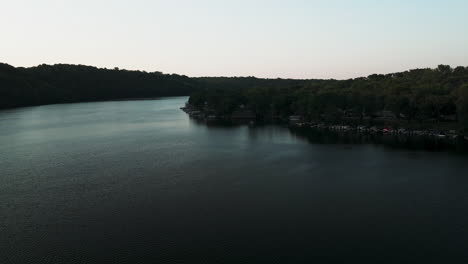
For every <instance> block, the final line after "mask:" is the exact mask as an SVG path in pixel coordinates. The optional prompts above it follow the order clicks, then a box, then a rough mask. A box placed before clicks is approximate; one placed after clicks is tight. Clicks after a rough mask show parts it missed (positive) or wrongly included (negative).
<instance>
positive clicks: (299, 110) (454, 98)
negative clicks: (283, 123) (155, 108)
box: [189, 65, 468, 129]
mask: <svg viewBox="0 0 468 264" xmlns="http://www.w3.org/2000/svg"><path fill="white" fill-rule="evenodd" d="M189 103H190V104H191V105H193V106H194V107H196V108H197V109H209V111H212V112H214V113H216V114H217V115H224V116H229V115H230V114H231V113H233V112H234V111H239V107H240V106H242V108H243V109H249V111H252V112H253V113H254V114H255V116H256V118H257V119H260V120H265V119H270V118H272V117H276V118H284V117H287V116H290V115H298V116H300V117H301V118H303V119H304V120H308V121H319V120H320V121H328V122H335V123H337V122H343V121H344V120H352V119H354V120H357V121H363V120H365V119H367V120H369V119H372V118H388V119H394V120H398V121H400V122H407V123H411V122H413V123H418V122H419V123H422V122H425V123H435V124H441V123H442V122H446V123H452V124H457V128H462V129H466V128H468V68H467V67H456V68H451V67H450V66H447V65H440V66H439V67H438V68H436V69H415V70H410V71H406V72H400V73H393V74H385V75H382V74H374V75H370V76H368V77H363V78H356V79H349V80H308V81H303V82H296V83H294V82H290V83H284V85H277V86H274V85H260V86H256V87H252V86H251V87H247V86H246V87H241V88H238V87H237V88H236V89H232V88H227V87H223V86H222V85H221V84H220V85H219V87H217V88H214V89H213V88H211V89H201V90H198V91H196V92H195V93H194V94H192V96H191V97H190V99H189ZM383 113H384V114H383Z"/></svg>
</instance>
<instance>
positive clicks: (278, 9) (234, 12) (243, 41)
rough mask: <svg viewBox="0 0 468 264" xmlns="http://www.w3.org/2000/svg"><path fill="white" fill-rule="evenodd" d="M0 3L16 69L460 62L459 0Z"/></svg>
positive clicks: (295, 68) (361, 72)
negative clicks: (46, 67) (75, 66)
mask: <svg viewBox="0 0 468 264" xmlns="http://www.w3.org/2000/svg"><path fill="white" fill-rule="evenodd" d="M2 9H3V11H4V12H3V14H2V16H1V17H0V23H1V24H3V25H8V26H6V27H4V28H3V29H2V33H3V35H4V36H5V38H4V39H2V42H1V43H0V50H1V51H0V61H2V62H4V63H8V64H11V65H13V66H16V67H30V66H36V65H39V64H43V63H45V64H58V63H63V64H82V65H90V66H96V67H100V68H114V67H119V68H122V69H128V70H142V71H148V72H153V71H161V72H164V73H177V74H183V75H187V76H191V77H202V76H207V77H208V76H226V77H231V76H255V77H258V78H294V79H349V78H356V77H364V76H368V75H370V74H374V73H377V74H386V73H393V72H402V71H406V70H409V69H415V68H435V67H437V65H439V64H447V65H451V66H452V67H456V66H467V65H468V35H467V34H465V28H466V27H467V26H468V17H467V16H466V15H465V13H466V11H467V10H468V2H466V1H461V0H450V1H421V0H416V1H412V2H411V3H407V2H405V1H379V2H378V3H376V2H374V1H370V0H357V1H352V3H351V1H339V0H333V1H322V0H317V1H301V0H294V1H288V3H284V2H282V1H266V0H261V1H255V2H252V1H246V0H240V1H223V2H222V3H220V2H219V1H214V0H202V1H188V0H180V1H171V2H168V1H145V0H137V1H131V2H130V1H107V0H105V1H99V2H96V1H91V0H84V1H55V0H45V1H40V2H39V1H31V0H18V1H15V2H6V3H4V4H3V5H2Z"/></svg>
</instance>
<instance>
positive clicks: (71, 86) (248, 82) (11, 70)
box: [0, 63, 306, 109]
mask: <svg viewBox="0 0 468 264" xmlns="http://www.w3.org/2000/svg"><path fill="white" fill-rule="evenodd" d="M305 83H306V82H305V81H300V80H281V79H259V78H254V77H238V78H237V77H235V78H225V77H213V78H211V77H210V78H189V77H187V76H183V75H177V74H163V73H161V72H143V71H129V70H121V69H118V68H115V69H100V68H96V67H91V66H83V65H68V64H57V65H45V64H43V65H39V66H37V67H31V68H23V67H17V68H15V67H13V66H11V65H8V64H3V63H0V109H2V108H3V109H4V108H12V107H20V106H32V105H44V104H54V103H71V102H83V101H103V100H119V99H128V98H153V97H163V96H180V95H186V96H188V95H190V94H192V93H194V92H196V91H199V90H204V89H208V90H213V89H216V88H222V89H233V90H235V89H239V90H241V89H242V88H245V87H247V88H250V87H258V86H262V87H289V86H293V85H299V84H300V85H305Z"/></svg>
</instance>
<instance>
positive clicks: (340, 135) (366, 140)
mask: <svg viewBox="0 0 468 264" xmlns="http://www.w3.org/2000/svg"><path fill="white" fill-rule="evenodd" d="M290 131H291V133H292V134H294V135H296V136H298V137H300V138H303V139H306V140H307V141H308V142H309V143H312V144H378V145H384V146H386V147H391V148H401V149H412V150H427V151H454V152H460V153H468V146H467V142H466V141H465V140H463V139H459V140H453V139H439V138H434V137H425V136H407V135H390V134H389V135H385V134H370V133H367V134H366V133H359V132H356V131H346V132H343V131H331V130H319V129H308V128H290Z"/></svg>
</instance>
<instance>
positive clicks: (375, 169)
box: [0, 97, 468, 264]
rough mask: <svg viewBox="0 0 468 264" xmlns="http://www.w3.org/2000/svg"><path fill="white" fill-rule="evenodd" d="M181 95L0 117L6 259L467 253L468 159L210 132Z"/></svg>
mask: <svg viewBox="0 0 468 264" xmlns="http://www.w3.org/2000/svg"><path fill="white" fill-rule="evenodd" d="M186 100H187V98H186V97H181V98H168V99H162V100H149V101H122V102H99V103H80V104H64V105H50V106H41V107H31V108H21V109H14V110H8V111H2V112H0V263H2V264H7V263H228V262H229V263H312V262H316V263H383V262H385V263H429V262H431V263H468V159H467V157H466V156H457V155H454V154H450V153H443V152H441V153H431V152H423V151H411V150H405V149H389V148H385V147H382V146H379V145H365V144H361V145H350V144H346V145H342V144H311V143H309V142H308V141H307V140H306V139H303V138H301V137H298V136H295V135H294V134H292V133H290V131H289V130H288V129H287V128H282V127H279V126H263V127H249V126H239V127H213V126H205V125H203V124H197V123H195V122H193V121H191V120H190V119H189V118H188V117H187V115H186V114H185V113H183V112H182V111H181V110H179V107H180V106H182V105H184V103H185V101H186Z"/></svg>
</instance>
